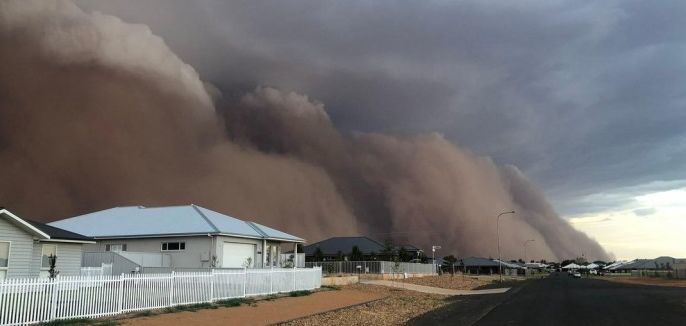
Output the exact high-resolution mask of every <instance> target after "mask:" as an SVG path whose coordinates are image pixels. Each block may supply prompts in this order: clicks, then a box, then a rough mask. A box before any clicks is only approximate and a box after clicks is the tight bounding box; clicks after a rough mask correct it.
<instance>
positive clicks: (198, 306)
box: [163, 302, 218, 313]
mask: <svg viewBox="0 0 686 326" xmlns="http://www.w3.org/2000/svg"><path fill="white" fill-rule="evenodd" d="M217 308H218V307H217V306H215V305H213V304H211V303H209V302H204V303H194V304H186V305H180V306H173V307H167V308H164V310H163V311H164V312H167V313H170V312H179V311H198V310H200V309H217Z"/></svg>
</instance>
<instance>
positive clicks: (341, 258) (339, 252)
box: [336, 250, 345, 261]
mask: <svg viewBox="0 0 686 326" xmlns="http://www.w3.org/2000/svg"><path fill="white" fill-rule="evenodd" d="M344 258H345V257H343V252H342V251H340V250H339V251H338V252H337V253H336V260H338V261H342V260H344Z"/></svg>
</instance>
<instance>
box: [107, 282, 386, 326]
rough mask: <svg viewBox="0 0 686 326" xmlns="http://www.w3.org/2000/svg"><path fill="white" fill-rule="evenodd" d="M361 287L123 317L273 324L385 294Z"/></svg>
mask: <svg viewBox="0 0 686 326" xmlns="http://www.w3.org/2000/svg"><path fill="white" fill-rule="evenodd" d="M384 295H385V294H384V293H383V292H375V291H363V290H361V289H359V288H345V289H341V290H332V291H321V292H316V293H313V294H311V295H308V296H302V297H284V298H278V299H274V300H264V301H257V302H255V303H254V304H252V305H249V306H246V305H243V306H240V307H231V308H218V309H202V310H197V311H195V312H190V311H184V312H177V313H168V314H161V315H155V316H150V317H140V318H133V319H127V320H122V321H121V324H122V325H150V326H157V325H159V326H162V325H269V324H274V323H278V322H282V321H287V320H291V319H294V318H299V317H303V316H308V315H311V314H314V313H319V312H324V311H329V310H332V309H337V308H340V307H346V306H350V305H354V304H359V303H363V302H369V301H371V300H376V299H379V298H383V297H384Z"/></svg>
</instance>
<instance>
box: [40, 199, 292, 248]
mask: <svg viewBox="0 0 686 326" xmlns="http://www.w3.org/2000/svg"><path fill="white" fill-rule="evenodd" d="M48 224H49V225H50V226H54V227H59V228H62V229H65V230H68V231H71V232H76V233H80V234H84V235H87V236H90V237H94V238H117V237H145V236H163V235H194V234H226V235H232V236H237V237H246V238H258V239H274V240H284V241H291V242H304V240H303V239H302V238H299V237H296V236H294V235H291V234H288V233H285V232H282V231H279V230H276V229H273V228H270V227H267V226H264V225H261V224H258V223H254V222H246V221H243V220H239V219H237V218H235V217H231V216H228V215H224V214H221V213H218V212H215V211H213V210H209V209H207V208H203V207H200V206H196V205H185V206H165V207H143V206H129V207H115V208H110V209H106V210H103V211H98V212H93V213H89V214H85V215H80V216H76V217H72V218H67V219H64V220H59V221H55V222H52V223H48Z"/></svg>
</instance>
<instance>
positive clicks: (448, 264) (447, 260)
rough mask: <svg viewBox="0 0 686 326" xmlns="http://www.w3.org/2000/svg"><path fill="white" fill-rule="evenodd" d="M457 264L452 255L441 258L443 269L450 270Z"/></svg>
mask: <svg viewBox="0 0 686 326" xmlns="http://www.w3.org/2000/svg"><path fill="white" fill-rule="evenodd" d="M455 263H457V258H456V257H455V256H454V255H448V256H445V257H443V267H444V268H452V267H453V264H455Z"/></svg>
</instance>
